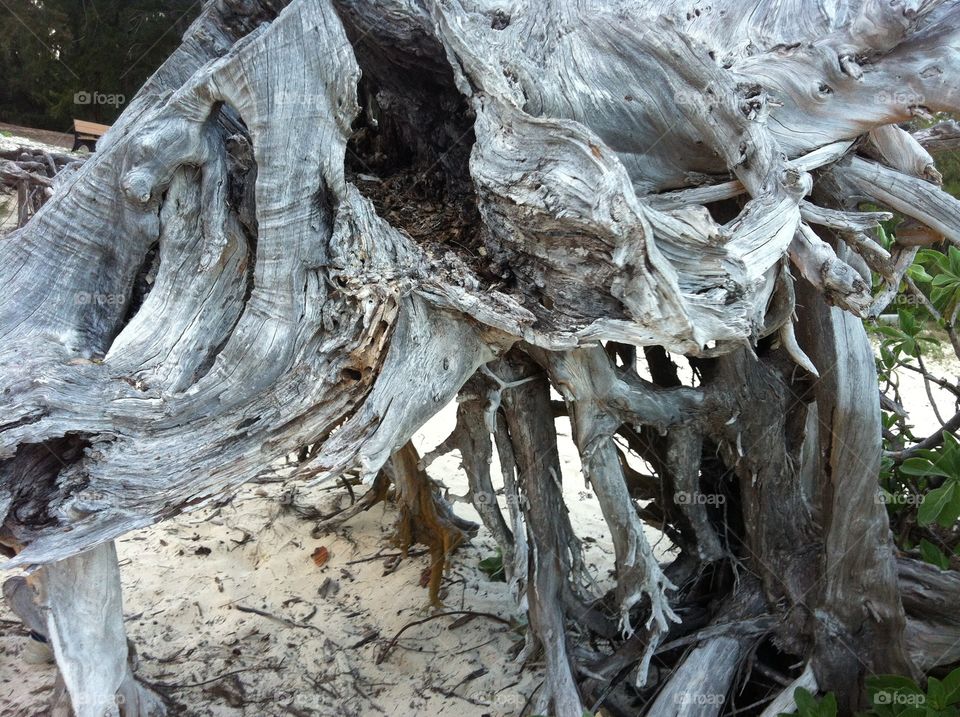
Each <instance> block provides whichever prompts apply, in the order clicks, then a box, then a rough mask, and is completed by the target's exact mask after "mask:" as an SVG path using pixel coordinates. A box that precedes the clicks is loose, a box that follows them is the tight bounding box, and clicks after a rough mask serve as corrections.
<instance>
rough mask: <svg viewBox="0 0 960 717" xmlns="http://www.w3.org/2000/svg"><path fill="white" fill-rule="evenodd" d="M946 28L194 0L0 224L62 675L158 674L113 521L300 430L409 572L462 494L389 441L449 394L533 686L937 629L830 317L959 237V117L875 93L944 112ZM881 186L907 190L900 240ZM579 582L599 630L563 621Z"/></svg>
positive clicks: (205, 494) (872, 428)
mask: <svg viewBox="0 0 960 717" xmlns="http://www.w3.org/2000/svg"><path fill="white" fill-rule="evenodd" d="M958 47H960V2H958V1H957V0H804V1H803V2H786V1H785V0H714V1H713V2H711V3H704V2H699V1H696V0H676V1H675V0H658V2H649V1H648V0H630V1H627V0H623V1H621V0H617V1H615V2H571V1H570V0H512V1H511V2H505V3H494V2H486V0H423V1H422V2H421V1H420V0H388V1H386V2H369V1H368V0H296V1H294V2H291V3H289V4H288V3H285V2H282V1H281V0H221V1H218V2H208V3H207V4H206V6H205V8H204V11H203V13H202V15H201V16H200V18H199V19H198V20H197V21H196V23H195V24H194V25H193V26H192V27H191V29H190V30H189V32H188V33H187V35H186V36H185V37H184V40H183V44H182V45H181V46H180V48H179V49H178V50H177V51H176V52H175V53H174V54H173V55H172V56H171V57H170V59H169V60H168V61H167V62H166V63H165V64H164V65H163V66H162V67H161V68H160V69H159V70H158V71H157V73H156V74H155V75H154V76H153V77H152V78H151V79H150V80H149V81H148V82H147V84H146V85H145V86H144V88H143V89H142V91H141V92H140V93H139V94H138V95H137V97H136V98H135V100H134V101H133V102H132V103H131V104H130V105H129V106H128V108H127V110H126V111H125V112H124V113H123V116H122V117H121V118H120V120H119V121H118V122H117V123H116V124H115V125H114V126H113V128H112V129H111V130H110V132H109V133H108V134H107V135H106V136H105V137H104V138H103V139H102V140H101V142H100V143H99V146H98V151H97V153H96V154H95V155H94V156H93V157H92V158H91V159H89V160H88V161H87V162H86V163H85V164H83V166H81V167H79V168H78V169H77V170H76V171H74V172H72V173H70V176H69V177H67V178H66V180H65V181H63V182H62V183H60V184H59V185H58V186H57V187H56V188H54V191H53V192H52V196H51V197H50V198H49V199H48V200H47V201H46V203H45V204H44V205H43V206H42V208H40V209H39V211H38V212H37V213H36V215H35V216H33V217H32V218H31V219H30V221H29V222H28V223H26V225H25V226H24V227H22V228H21V229H19V230H17V231H15V232H13V233H12V234H10V235H9V236H7V237H5V238H3V239H0V333H2V341H0V406H2V417H0V461H2V462H0V520H2V528H0V542H2V544H3V546H4V549H5V551H6V553H7V555H8V556H9V560H7V562H6V564H5V566H6V567H7V568H31V569H33V573H32V576H31V581H32V584H34V585H36V586H37V589H38V591H39V598H38V599H39V605H40V612H39V614H41V615H42V616H43V619H44V620H45V624H46V628H47V630H46V632H47V636H48V639H49V640H50V642H51V643H52V646H53V648H54V652H55V655H56V659H57V662H58V665H59V667H60V672H61V677H62V680H63V683H64V687H65V691H64V693H63V698H62V700H61V702H60V704H59V705H58V707H57V709H60V710H63V711H68V710H69V709H70V705H71V704H72V709H73V710H74V711H75V713H76V714H77V715H79V716H80V717H87V716H88V715H91V716H92V715H103V714H124V715H147V714H155V713H160V712H162V711H163V705H162V704H161V700H160V699H159V698H158V697H157V696H156V695H154V694H152V693H151V692H150V690H148V689H147V688H145V687H143V686H141V685H139V684H138V683H137V682H136V680H135V678H134V677H133V674H132V672H131V668H130V660H129V659H128V647H127V642H126V638H125V636H124V631H123V625H122V617H121V611H120V582H119V572H118V569H117V565H116V556H115V552H114V549H113V545H112V541H113V540H114V539H115V538H117V537H118V536H120V535H122V534H124V533H125V532H127V531H130V530H133V529H135V528H140V527H143V526H147V525H151V524H153V523H155V522H157V521H160V520H163V519H165V518H168V517H170V516H173V515H176V514H177V513H179V512H181V511H184V510H187V509H190V508H193V507H196V506H198V505H201V504H203V503H204V502H205V501H208V500H209V499H211V498H214V497H218V496H222V495H224V494H228V493H229V492H230V491H232V490H234V489H236V488H237V487H238V486H240V485H241V484H243V483H244V482H247V481H250V480H253V479H256V478H257V477H258V476H260V475H262V474H263V473H264V472H265V471H267V470H269V466H270V465H271V464H273V463H275V462H276V461H277V460H279V459H281V458H282V457H283V456H285V455H287V454H290V453H296V452H297V451H298V450H300V449H302V448H303V447H305V446H308V447H309V449H306V450H300V456H301V458H302V460H301V462H300V463H299V465H298V466H297V475H298V476H299V477H300V478H303V479H304V480H309V481H322V480H330V479H332V478H334V477H336V476H340V475H343V474H344V473H346V472H356V473H359V474H360V475H361V476H363V477H364V478H366V479H371V480H372V479H376V480H375V484H374V490H376V491H379V493H378V494H377V495H375V496H373V498H371V499H378V498H379V497H382V493H383V490H384V488H383V483H382V481H383V480H384V477H386V479H389V480H393V481H394V482H395V483H396V485H397V493H398V496H399V497H400V500H401V501H402V506H403V508H402V511H401V525H400V534H399V535H398V540H399V541H400V543H401V545H404V546H406V545H408V544H409V543H411V542H413V541H418V542H423V543H426V544H427V545H428V546H429V547H430V549H431V553H432V554H433V555H434V567H435V570H434V573H435V575H434V580H436V579H437V575H436V574H437V573H438V571H437V570H436V566H437V565H438V564H440V565H441V569H442V563H443V561H444V560H445V559H446V556H447V554H448V551H449V550H451V549H452V548H454V547H455V546H456V545H457V544H458V543H459V542H461V541H462V539H463V537H464V535H465V532H466V530H467V527H466V526H464V525H462V524H460V523H459V522H458V521H457V520H456V519H455V518H454V517H453V516H452V514H451V513H450V512H449V510H448V509H447V507H446V506H444V505H443V504H442V501H441V500H440V498H439V496H438V495H437V493H436V492H435V491H434V490H433V488H432V486H431V485H430V482H429V478H427V477H426V473H425V472H424V465H425V464H427V463H428V462H429V459H431V458H432V457H435V456H428V457H426V458H425V459H424V460H420V459H419V457H418V456H417V455H416V452H415V451H412V448H411V447H410V446H409V444H408V441H409V440H410V437H411V436H412V435H413V433H414V432H415V431H416V430H417V429H418V427H420V426H421V425H422V424H423V423H424V422H425V421H426V420H427V419H428V418H429V417H430V416H432V415H433V414H434V413H436V412H437V411H438V410H439V409H440V408H441V407H442V406H444V405H445V404H447V403H448V402H449V401H452V400H454V399H457V400H458V401H459V410H458V414H457V425H456V427H455V429H454V431H453V433H452V435H451V436H450V438H449V439H448V440H447V441H446V442H445V444H444V447H443V450H446V449H450V450H452V449H458V450H459V451H460V452H461V454H462V455H463V459H464V464H465V466H466V467H467V469H468V473H469V476H470V480H471V487H472V490H471V496H472V499H473V501H474V502H475V504H476V506H477V508H478V511H479V513H480V515H481V516H482V518H483V520H484V522H485V524H486V526H487V528H488V529H489V530H490V532H491V534H492V535H493V536H495V537H496V539H497V540H498V542H499V543H500V545H501V548H502V551H503V555H504V563H505V570H506V573H507V577H508V580H509V581H510V583H511V585H512V586H513V589H514V592H515V594H516V596H517V600H518V604H519V605H521V606H523V607H525V609H527V610H528V612H529V630H528V633H527V646H526V647H527V649H526V650H525V654H526V655H529V656H533V655H535V654H538V653H542V655H543V657H544V660H545V665H546V667H545V670H546V672H545V674H546V678H545V682H544V685H543V687H542V689H541V690H540V691H539V692H538V693H537V694H536V696H535V698H534V700H533V704H532V705H531V708H532V712H533V713H549V714H551V715H557V716H558V717H581V715H582V713H583V710H584V709H592V708H594V707H596V706H597V705H599V704H601V703H602V704H603V705H604V706H605V709H606V710H607V711H608V712H610V713H612V714H630V713H636V712H637V711H639V710H640V709H641V708H639V707H637V706H636V705H637V704H641V705H646V707H645V708H644V709H645V710H646V713H647V714H654V715H665V714H669V715H715V714H723V713H725V712H728V711H730V703H729V702H728V701H726V700H725V699H724V698H725V696H727V695H729V694H732V693H733V692H734V691H736V692H737V693H738V694H747V695H751V694H752V695H754V696H755V698H756V700H757V702H758V704H759V705H760V707H758V708H757V710H756V711H757V712H760V711H762V710H763V707H764V705H767V704H768V703H769V704H770V706H769V708H768V709H767V712H766V714H775V713H776V711H777V710H778V709H784V708H786V707H788V706H789V704H790V696H791V695H792V687H793V686H794V685H803V686H806V687H808V688H810V689H816V688H817V687H819V688H821V689H824V690H833V691H835V692H836V693H837V695H838V697H839V699H840V702H841V705H842V706H843V709H844V710H845V711H850V710H852V709H854V708H855V707H856V706H858V705H860V704H862V700H863V692H864V691H863V684H864V678H865V677H866V676H867V675H870V674H874V673H881V672H896V673H900V674H908V675H909V674H913V675H919V674H920V673H921V672H922V671H925V670H929V669H932V668H934V667H936V666H938V665H948V664H950V663H954V662H956V661H958V660H960V621H958V619H957V617H956V614H955V611H954V610H953V609H952V608H953V606H954V605H955V596H956V595H957V594H958V593H957V590H958V589H960V575H957V574H955V573H950V572H941V571H938V570H936V569H935V568H932V567H930V566H928V565H924V564H920V563H917V562H914V561H911V560H908V559H905V558H900V559H898V558H897V556H896V555H895V552H894V549H893V545H892V542H891V539H890V535H889V529H888V523H887V517H886V513H885V510H884V506H883V504H882V502H881V501H880V500H878V497H877V496H878V486H877V473H878V466H879V461H880V431H879V426H880V423H879V415H880V414H879V410H880V409H879V404H878V392H877V384H876V376H875V369H874V361H873V357H872V353H871V350H870V346H869V343H868V341H867V336H866V333H865V331H864V328H863V325H862V322H861V318H862V317H869V316H874V315H876V314H877V313H878V312H879V310H880V309H881V308H882V307H883V305H884V303H885V301H889V299H890V297H891V296H892V295H893V294H892V293H891V292H895V290H896V287H897V285H898V284H899V283H900V280H901V277H902V276H903V274H904V272H905V271H906V268H907V267H908V266H909V264H910V261H912V258H913V256H914V255H915V253H916V251H917V247H918V246H919V245H921V244H923V243H931V242H934V241H940V240H942V239H946V240H948V241H950V242H953V243H958V242H960V203H958V202H957V201H956V200H955V199H953V198H952V197H951V196H949V195H948V194H946V193H945V192H943V191H942V190H941V189H940V188H939V186H938V182H939V175H938V173H937V171H936V169H935V164H934V161H933V158H932V155H931V153H930V152H935V151H936V150H937V148H949V147H951V146H954V144H951V143H956V141H957V140H956V132H955V131H952V128H951V127H950V126H942V127H941V128H940V130H939V131H927V132H926V133H924V134H923V135H922V136H921V137H914V136H912V135H911V134H909V133H908V132H906V131H905V130H903V129H902V128H900V127H899V126H898V123H903V122H906V121H908V120H910V119H911V118H913V117H915V116H918V115H919V116H928V115H930V114H932V113H937V112H945V111H958V110H960V92H958V90H960V54H958V52H957V48H958ZM924 144H927V145H928V146H929V147H930V150H929V151H928V150H927V149H924ZM4 167H7V169H4V172H7V171H8V169H9V167H8V166H7V165H4ZM9 171H10V172H13V171H14V170H12V169H9ZM16 171H19V172H25V171H27V170H25V169H23V168H22V167H20V168H19V169H18V170H16ZM37 176H41V175H37ZM20 179H23V177H20ZM39 183H40V184H41V185H45V182H43V181H41V182H39ZM865 205H868V206H866V207H865ZM878 208H879V209H878ZM864 209H870V211H865V210H864ZM886 210H893V211H896V212H899V213H901V214H903V215H906V216H907V217H909V218H911V219H912V220H913V221H914V222H915V223H916V226H917V231H915V232H913V233H912V234H911V240H910V242H909V243H905V244H897V245H895V246H894V247H892V249H891V250H887V249H885V248H884V247H882V246H881V245H880V244H878V243H877V241H876V240H875V239H874V237H873V236H872V234H871V232H872V229H873V228H874V227H875V226H876V225H877V223H878V222H879V221H881V220H882V219H884V218H886V217H889V216H890V214H889V213H887V211H886ZM870 270H872V271H873V272H876V273H878V274H880V275H881V276H882V277H883V278H884V281H885V282H886V285H887V287H888V289H889V290H888V291H887V292H884V293H882V294H881V295H880V297H879V298H874V297H873V296H872V295H871V287H870ZM671 355H672V356H673V357H674V358H676V357H678V356H679V357H686V359H684V360H685V361H689V363H690V364H691V366H693V368H694V369H695V372H696V376H697V380H696V381H695V383H694V385H689V382H688V384H687V385H684V384H683V383H682V382H681V380H680V374H679V373H678V370H677V365H676V364H675V363H674V360H673V359H672V358H671ZM638 362H640V363H643V364H644V365H645V366H646V367H647V369H648V371H649V377H650V378H649V380H648V379H645V378H641V375H640V373H639V372H638V369H637V367H638ZM551 387H552V388H553V389H555V390H556V391H557V392H559V394H560V395H561V396H562V398H563V401H562V404H560V405H558V403H557V402H555V401H551V394H550V391H551ZM556 413H563V414H567V415H569V417H570V420H571V422H572V425H573V432H574V438H575V441H576V444H577V446H578V448H579V451H580V453H581V456H582V463H583V469H584V473H585V475H586V478H587V480H588V481H589V482H590V484H591V486H592V489H593V490H594V491H595V493H596V495H597V497H598V499H599V502H600V505H601V508H602V510H603V515H604V518H605V520H606V522H607V524H608V526H609V530H610V533H611V536H612V540H613V545H614V547H615V552H616V577H617V586H616V590H615V591H614V593H613V594H610V595H605V596H604V595H597V594H594V587H593V583H592V582H591V581H590V580H589V576H588V575H587V574H586V573H585V570H584V566H583V563H582V561H581V553H580V544H579V541H578V539H577V536H576V535H575V533H574V531H573V530H572V528H571V526H570V523H569V520H568V519H567V518H566V512H565V507H564V504H563V498H562V493H561V492H560V489H559V481H560V468H559V460H558V457H557V448H556V431H555V427H554V415H555V414H556ZM493 446H496V448H497V453H498V455H499V457H500V468H499V471H500V474H501V475H502V478H501V477H497V478H496V479H494V478H493V476H492V471H491V457H492V455H493ZM627 453H631V454H633V455H634V456H639V457H641V458H642V459H643V460H644V461H646V463H647V464H648V466H649V467H650V468H651V469H652V470H651V471H650V474H649V475H648V474H645V473H642V472H641V471H639V470H637V469H636V468H635V467H633V466H635V465H636V463H634V464H631V463H629V462H628V461H627V460H626V454H627ZM501 480H502V488H501V487H500V483H501ZM498 491H499V492H502V494H503V498H505V505H506V507H505V508H503V509H501V507H500V503H498V500H497V495H496V494H497V492H498ZM500 502H501V503H502V502H503V500H502V498H501V501H500ZM644 522H648V523H651V524H653V525H656V526H658V527H659V528H661V529H663V530H664V531H665V532H666V533H667V534H668V535H669V536H670V538H671V539H672V540H673V541H674V542H675V543H676V545H677V546H678V548H679V549H680V553H679V557H678V558H677V559H676V560H675V561H674V562H673V563H671V564H670V565H668V566H661V565H659V564H658V562H657V561H656V559H655V558H654V556H653V553H652V551H651V547H650V545H648V543H647V541H646V539H645V537H644V532H643V527H642V526H643V523H644ZM951 595H952V596H954V597H953V598H951ZM432 597H434V598H436V593H435V592H434V593H432ZM951 600H954V602H951ZM572 620H576V621H578V623H579V625H580V627H581V629H583V627H584V626H589V628H590V629H591V630H594V631H595V632H597V633H598V634H603V635H605V637H606V639H604V640H602V641H593V642H588V643H584V644H580V645H579V646H577V647H576V649H574V646H573V645H572V643H571V641H570V640H569V639H568V632H567V626H568V625H569V624H570V622H571V621H572ZM588 645H592V647H588ZM771 675H772V676H774V677H775V678H776V679H772V680H771V678H770V676H771ZM771 685H773V687H771ZM118 695H119V696H120V697H118ZM631 700H635V702H633V703H631ZM631 704H632V705H633V706H632V707H631Z"/></svg>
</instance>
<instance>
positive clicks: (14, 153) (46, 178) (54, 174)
mask: <svg viewBox="0 0 960 717" xmlns="http://www.w3.org/2000/svg"><path fill="white" fill-rule="evenodd" d="M85 159H86V158H85V157H84V156H83V155H71V154H64V153H62V152H47V151H46V150H43V149H36V148H31V147H20V148H18V149H15V150H4V151H0V187H6V188H9V189H11V190H13V191H15V192H16V193H17V221H16V224H15V226H16V227H17V228H20V227H22V226H24V225H25V224H26V223H27V221H28V220H29V219H30V217H32V216H33V215H34V214H36V213H37V212H38V211H40V207H42V206H43V204H44V202H46V201H47V199H49V198H50V197H52V196H53V189H54V187H55V186H56V183H57V182H61V181H63V180H64V179H65V178H66V176H67V174H63V172H64V170H68V173H69V171H72V170H74V169H76V168H77V167H79V166H80V165H81V164H83V162H84V161H85Z"/></svg>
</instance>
